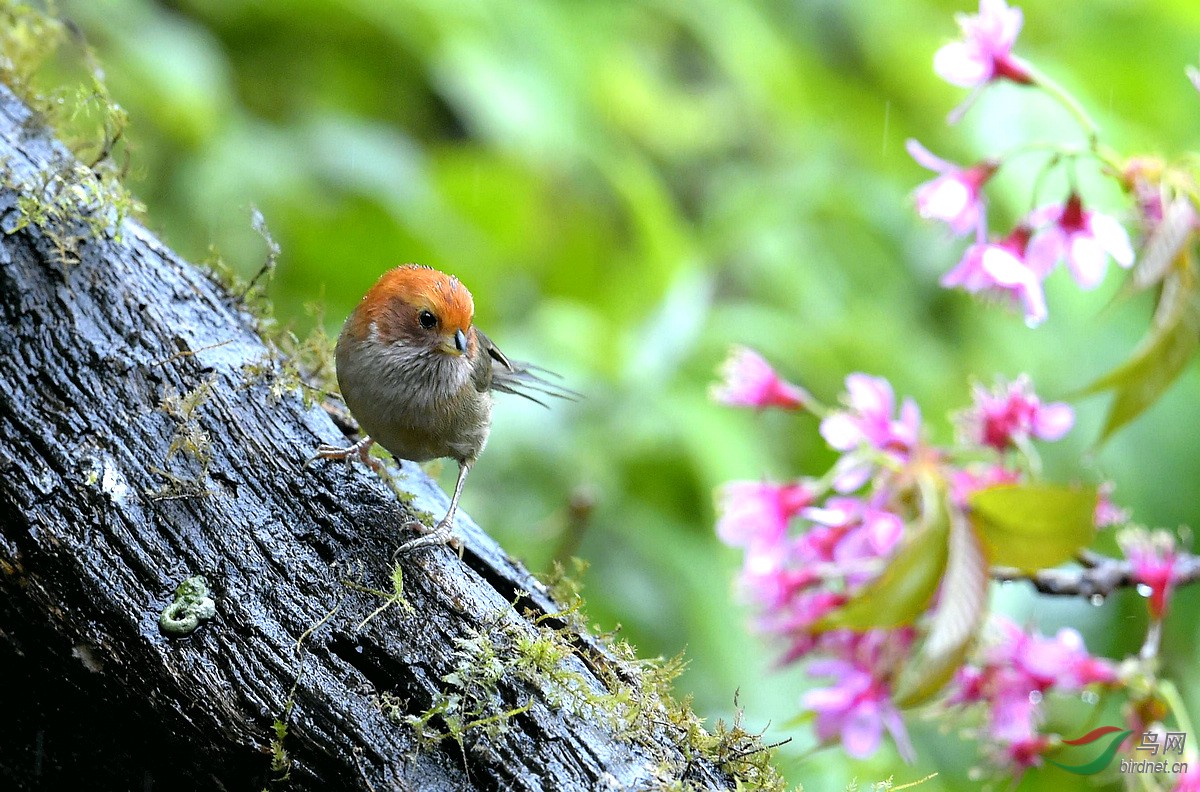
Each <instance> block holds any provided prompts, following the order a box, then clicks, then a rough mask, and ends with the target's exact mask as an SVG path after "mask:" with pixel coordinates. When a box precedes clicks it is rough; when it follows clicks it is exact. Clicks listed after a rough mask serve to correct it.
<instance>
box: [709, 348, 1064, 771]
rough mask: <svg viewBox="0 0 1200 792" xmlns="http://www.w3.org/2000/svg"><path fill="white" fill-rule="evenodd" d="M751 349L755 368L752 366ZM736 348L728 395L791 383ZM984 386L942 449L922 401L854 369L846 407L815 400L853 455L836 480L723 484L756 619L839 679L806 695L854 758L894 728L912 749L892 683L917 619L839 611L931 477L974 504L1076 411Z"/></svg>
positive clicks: (898, 534)
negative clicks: (835, 617)
mask: <svg viewBox="0 0 1200 792" xmlns="http://www.w3.org/2000/svg"><path fill="white" fill-rule="evenodd" d="M751 355H753V358H752V359H753V361H754V363H753V365H750V366H746V365H742V364H741V363H739V362H738V361H741V360H744V359H746V358H747V357H748V356H751ZM733 358H734V362H733V363H727V364H726V365H725V366H724V367H723V368H722V373H723V375H724V380H723V381H722V382H721V383H720V384H719V385H718V386H717V387H716V388H714V390H713V393H714V395H715V396H716V397H717V398H718V399H719V400H721V401H723V402H724V403H726V404H731V405H735V406H741V407H749V408H754V409H762V408H764V407H768V406H771V405H772V403H774V401H775V397H774V396H772V395H771V394H773V393H776V392H778V386H777V385H775V384H774V383H786V380H785V379H784V378H783V377H782V376H781V375H779V374H778V373H777V372H775V371H774V370H773V369H772V368H771V367H770V364H768V363H767V362H766V361H765V360H764V359H763V358H761V356H758V355H756V354H754V353H751V352H749V351H748V350H745V349H735V350H734V352H733ZM739 376H746V377H748V378H751V379H752V380H753V382H741V381H739V380H738V379H737V378H738V377H739ZM763 382H767V383H772V385H771V386H770V387H766V388H764V387H762V385H761V383H763ZM788 387H790V388H795V387H796V386H788ZM755 394H759V395H757V396H755ZM973 396H974V403H973V405H972V406H971V407H970V408H969V409H967V410H965V411H964V412H963V413H962V414H961V415H960V419H959V420H960V427H961V429H962V431H960V433H959V435H960V437H959V441H960V444H961V446H960V447H956V448H942V447H937V446H934V445H932V444H930V443H928V442H927V441H926V440H925V439H924V438H923V436H922V431H921V413H920V410H919V409H918V407H917V405H916V403H915V402H914V401H913V400H912V399H910V398H905V399H897V397H896V394H895V392H894V389H893V388H892V386H891V384H890V383H889V382H888V381H887V380H886V379H883V378H881V377H873V376H869V375H866V374H851V375H849V376H848V377H847V378H846V393H845V394H844V396H843V399H842V402H841V404H840V406H839V407H837V408H836V409H829V410H826V409H824V408H821V407H820V406H819V405H818V404H817V403H816V402H815V401H814V400H812V399H811V397H808V396H807V395H806V398H805V404H806V405H807V407H808V408H809V409H812V410H814V411H819V412H820V413H821V414H822V416H823V417H822V420H821V424H820V432H821V435H822V437H823V438H824V439H825V441H826V442H827V443H828V444H829V446H830V447H831V448H833V449H834V450H835V451H838V452H839V454H840V455H839V458H838V459H837V460H836V461H835V462H834V464H833V466H832V468H831V469H830V471H829V472H828V473H827V474H826V475H825V476H824V477H822V478H821V479H799V480H789V481H768V480H760V481H734V482H731V483H729V484H727V485H725V486H724V487H723V488H722V489H721V490H720V491H719V493H718V504H717V509H718V513H719V518H718V522H717V534H718V536H719V537H720V538H721V540H722V541H723V542H725V543H726V544H728V545H730V546H733V547H737V548H740V549H742V551H743V553H744V555H743V563H742V569H741V572H740V574H739V575H738V579H737V588H738V590H739V592H740V594H741V596H742V598H743V599H744V600H745V601H747V602H748V603H749V604H750V605H751V606H752V608H753V609H754V613H755V616H754V624H755V626H756V628H757V629H758V630H759V631H760V632H762V633H765V634H767V635H771V636H774V637H775V638H777V639H778V640H779V642H780V643H781V644H782V645H783V648H784V654H783V658H782V662H784V663H792V662H796V661H799V660H801V659H804V658H817V659H815V660H813V662H811V663H810V665H809V667H808V671H809V674H810V675H812V676H823V677H832V682H831V684H830V685H829V686H827V687H823V688H819V689H816V690H812V691H810V692H809V693H808V694H807V695H806V696H805V697H804V699H803V705H804V706H805V707H807V708H808V709H810V710H812V711H813V712H814V713H815V715H816V731H817V735H818V737H820V738H821V739H822V740H823V741H834V740H840V741H841V743H842V745H843V746H844V747H845V749H846V751H847V752H848V753H850V754H851V755H852V756H866V755H869V754H871V753H873V752H874V751H875V750H876V748H877V747H878V745H879V744H880V741H881V738H882V735H883V734H884V733H887V734H890V735H891V737H892V739H893V741H894V742H895V744H896V746H897V748H898V749H899V750H900V752H901V755H902V756H906V757H908V756H910V755H911V746H910V745H909V742H908V737H907V734H906V732H905V731H904V724H903V720H902V719H901V718H900V715H899V712H898V709H897V707H896V705H895V703H894V702H893V700H892V682H893V677H894V675H895V673H896V672H897V669H898V667H899V661H900V660H901V659H903V658H904V656H905V653H906V651H907V650H908V649H909V647H910V646H911V644H912V642H913V640H914V636H915V631H914V629H913V628H912V627H904V628H898V629H890V630H878V629H877V630H869V631H865V632H855V631H852V630H848V629H844V628H836V629H835V628H832V627H831V625H830V624H828V623H827V619H828V618H829V617H830V616H831V614H834V613H835V612H836V611H837V610H838V609H839V608H840V607H841V606H843V605H845V604H846V603H847V602H848V601H850V600H851V599H852V598H853V597H854V595H855V594H856V593H857V592H859V591H861V590H862V588H863V587H864V586H867V585H869V584H870V583H871V582H872V581H873V580H874V579H875V578H876V577H877V576H878V575H879V574H880V572H881V571H882V570H883V569H884V568H885V567H886V566H887V564H888V563H889V562H890V560H891V559H892V557H893V556H894V555H895V553H896V551H897V550H898V549H899V547H900V546H901V545H902V544H903V542H904V540H905V536H906V534H907V531H908V526H910V525H915V524H918V523H919V522H920V521H921V518H922V516H921V513H920V507H919V505H918V504H919V503H920V500H921V498H920V493H919V492H918V483H917V482H918V479H919V478H921V477H922V476H929V475H933V476H935V477H941V479H942V480H943V481H944V482H945V486H946V489H947V490H948V491H949V492H950V495H951V497H950V502H951V503H952V504H955V505H957V507H958V508H965V505H966V502H967V498H968V497H969V495H970V493H971V492H973V491H975V490H976V489H979V488H981V487H986V486H991V485H993V484H998V483H1014V482H1018V481H1021V480H1023V479H1024V478H1025V477H1026V475H1027V474H1026V472H1025V470H1024V468H1023V467H1022V465H1021V457H1020V453H1019V452H1020V451H1021V450H1022V449H1024V448H1025V447H1026V446H1027V444H1028V442H1029V441H1030V440H1034V439H1037V440H1057V439H1059V438H1061V437H1062V436H1063V435H1065V434H1066V433H1067V431H1068V430H1069V429H1070V428H1071V425H1072V423H1073V421H1074V413H1073V412H1072V410H1071V408H1070V407H1069V406H1067V405H1066V404H1061V403H1046V402H1043V401H1042V400H1041V399H1039V398H1038V396H1037V395H1036V394H1035V393H1034V391H1033V388H1032V386H1031V384H1030V382H1029V380H1028V378H1026V377H1019V378H1018V379H1017V380H1015V381H1014V382H1012V383H1003V382H1002V383H999V384H998V385H997V387H996V388H995V389H993V390H986V389H983V388H978V387H977V388H975V390H974V394H973ZM788 408H789V409H791V408H792V407H791V406H790V405H789V406H788ZM1014 450H1015V451H1017V452H1018V453H1015V454H1014V453H1013V452H1014ZM964 459H965V460H969V461H960V460H964ZM1023 651H1024V650H1023Z"/></svg>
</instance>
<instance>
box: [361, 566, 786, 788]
mask: <svg viewBox="0 0 1200 792" xmlns="http://www.w3.org/2000/svg"><path fill="white" fill-rule="evenodd" d="M573 566H574V569H575V570H576V571H582V570H583V569H584V568H585V567H586V565H585V564H583V563H582V562H578V561H575V562H573ZM547 585H548V586H549V587H550V588H551V589H552V591H554V592H555V594H556V595H557V596H558V597H560V598H561V599H562V601H563V602H564V605H565V607H564V608H563V609H562V610H560V611H557V612H555V613H548V614H541V615H535V614H532V613H527V614H526V616H527V617H532V618H531V621H532V629H531V625H530V624H529V623H521V622H517V621H514V620H512V619H511V617H510V615H509V614H508V612H507V611H505V612H502V613H498V614H497V615H496V617H495V619H494V620H493V621H492V623H491V624H490V625H489V626H487V627H486V628H483V629H481V630H478V631H473V632H471V633H470V634H468V635H467V636H465V637H463V638H460V639H458V640H457V641H456V643H455V659H456V662H455V666H454V669H453V671H451V672H450V673H448V674H446V675H445V676H443V677H442V680H441V681H442V682H443V683H444V684H445V687H444V688H443V690H442V691H441V693H439V694H438V695H437V696H435V698H434V700H433V701H432V702H431V704H430V706H429V708H428V709H427V710H425V711H424V712H422V713H420V714H419V715H407V716H406V715H404V714H403V709H402V708H401V707H400V706H398V703H397V702H393V708H392V710H391V716H392V717H393V718H394V719H396V720H401V721H403V722H404V723H407V724H408V725H409V726H410V727H411V728H413V729H414V731H415V732H416V735H417V739H418V744H420V745H424V746H426V747H428V746H429V745H431V744H435V743H438V742H441V741H443V740H445V739H447V738H449V739H452V740H454V741H455V742H457V743H458V744H459V745H460V746H462V747H463V749H464V750H465V746H464V744H463V743H464V740H465V739H466V738H467V737H469V736H470V735H471V734H472V733H473V732H476V731H479V732H481V733H482V735H481V736H484V737H487V738H494V737H496V736H498V735H500V734H502V733H503V732H504V731H505V730H506V729H507V728H509V724H508V722H509V720H511V719H512V718H513V717H515V716H516V715H519V714H521V713H523V712H526V711H527V710H528V709H529V708H530V707H531V706H532V701H533V699H532V698H530V700H529V701H528V702H527V703H525V704H524V705H522V706H520V707H516V708H506V706H505V704H504V702H505V701H511V700H512V699H513V695H512V692H511V691H512V689H513V688H516V689H517V690H518V691H520V690H521V689H522V688H528V689H529V691H530V695H531V696H532V694H533V692H534V691H540V694H541V696H542V697H543V700H544V701H545V702H546V704H547V705H548V706H550V707H553V708H560V709H564V710H566V711H568V712H571V713H572V714H573V715H575V716H577V717H581V718H585V719H587V720H590V721H593V722H596V723H601V724H603V725H604V726H605V727H606V728H608V729H609V730H610V731H611V732H612V733H613V734H614V735H615V736H616V737H617V738H618V739H622V740H625V741H628V742H630V743H634V744H637V745H639V746H640V747H642V748H643V749H645V750H646V751H647V753H648V754H649V755H651V756H656V757H657V761H658V767H659V771H660V775H661V777H662V778H663V779H683V778H686V777H687V776H688V774H689V772H690V770H691V766H692V765H693V764H694V763H696V762H701V761H705V762H709V763H711V764H713V765H715V766H716V767H718V768H719V769H720V770H721V771H722V772H725V773H727V774H728V775H729V776H730V778H731V780H732V781H733V782H734V783H735V784H736V785H737V788H738V789H747V790H751V789H752V790H783V789H785V786H786V785H785V783H784V781H783V778H782V777H781V776H780V775H779V773H778V771H776V770H775V768H774V767H773V766H772V765H771V757H772V754H773V751H774V748H775V747H776V746H771V745H764V744H763V742H762V739H761V735H760V734H756V733H753V732H749V731H747V730H746V729H745V727H744V725H743V723H742V715H741V711H740V710H739V711H738V714H737V716H736V717H735V718H734V720H733V722H732V723H725V722H724V721H717V723H716V724H715V725H714V726H713V727H712V729H711V730H709V729H706V728H705V727H704V722H703V720H702V719H700V718H699V717H698V716H697V715H696V713H695V711H694V710H693V709H692V705H691V701H690V700H689V699H684V700H677V699H676V698H675V697H674V694H673V685H674V681H675V679H676V678H677V677H678V676H679V674H680V673H682V672H683V670H684V668H685V667H686V661H685V660H684V658H683V656H682V655H679V656H676V657H674V658H671V659H669V660H663V659H661V658H659V659H654V660H637V659H636V653H635V652H634V650H633V648H632V647H630V646H629V645H628V644H627V643H625V642H617V641H613V640H611V639H605V638H601V639H600V640H601V642H602V643H603V644H604V646H605V649H606V650H607V651H606V653H604V654H598V653H597V652H596V651H595V649H593V648H592V646H593V644H592V643H591V641H589V640H582V639H581V637H580V631H581V630H582V629H583V628H582V625H584V624H586V622H587V619H586V616H585V614H584V611H583V600H582V595H581V586H580V583H579V581H578V578H577V577H573V576H571V575H568V574H567V573H566V572H565V570H564V569H563V567H562V566H557V567H556V569H555V570H554V572H553V573H552V575H551V576H550V578H549V579H548V581H547ZM554 625H557V626H554ZM585 669H589V670H591V671H592V673H593V674H594V677H598V681H599V683H600V684H597V680H596V678H594V677H593V676H592V675H589V674H587V673H585ZM502 687H505V688H506V690H508V691H509V694H508V695H507V697H505V696H503V695H502V691H501V688H502ZM518 695H519V692H518ZM381 706H387V702H384V703H383V704H382V705H381ZM667 745H669V746H673V747H674V748H675V749H676V750H675V751H672V750H667V749H666V748H665V746H667ZM664 783H668V782H664ZM673 783H674V784H675V786H674V787H668V788H677V789H690V788H692V786H693V785H692V784H691V783H690V782H687V781H683V780H676V781H674V782H673Z"/></svg>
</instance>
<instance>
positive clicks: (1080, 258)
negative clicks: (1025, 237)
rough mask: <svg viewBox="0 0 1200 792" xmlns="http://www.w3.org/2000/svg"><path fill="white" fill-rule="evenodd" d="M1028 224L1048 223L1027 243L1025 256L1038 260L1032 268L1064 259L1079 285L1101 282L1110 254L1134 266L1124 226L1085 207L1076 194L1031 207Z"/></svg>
mask: <svg viewBox="0 0 1200 792" xmlns="http://www.w3.org/2000/svg"><path fill="white" fill-rule="evenodd" d="M1029 223H1030V225H1033V226H1042V225H1046V224H1049V226H1048V227H1047V228H1045V229H1043V230H1042V231H1040V232H1039V233H1038V234H1037V236H1035V237H1034V238H1033V241H1032V242H1030V244H1029V253H1028V256H1027V259H1028V260H1029V261H1036V262H1038V264H1037V265H1036V266H1035V268H1036V269H1041V270H1042V271H1044V272H1049V271H1050V270H1051V269H1053V267H1054V265H1055V264H1057V263H1058V262H1059V261H1060V260H1064V259H1065V260H1066V262H1067V268H1068V269H1069V270H1070V271H1071V275H1072V276H1073V277H1074V278H1075V281H1076V282H1077V283H1078V284H1079V285H1080V287H1081V288H1084V289H1094V288H1096V287H1097V286H1099V285H1100V282H1101V281H1102V280H1104V272H1105V270H1106V269H1108V258H1109V256H1111V257H1112V258H1113V260H1114V261H1116V262H1117V264H1119V265H1121V266H1122V267H1124V268H1126V269H1128V268H1129V267H1131V266H1133V247H1132V246H1131V245H1130V244H1129V234H1128V233H1127V232H1126V231H1125V229H1124V227H1122V226H1121V224H1120V223H1118V222H1117V221H1116V219H1115V218H1113V217H1110V216H1108V215H1105V214H1100V213H1099V212H1092V211H1086V210H1084V208H1083V202H1082V201H1081V200H1080V198H1079V195H1078V194H1077V193H1071V196H1070V197H1069V198H1068V199H1067V202H1066V203H1065V204H1050V205H1048V206H1043V207H1041V208H1039V209H1036V210H1034V211H1033V212H1032V213H1031V214H1030V216H1029Z"/></svg>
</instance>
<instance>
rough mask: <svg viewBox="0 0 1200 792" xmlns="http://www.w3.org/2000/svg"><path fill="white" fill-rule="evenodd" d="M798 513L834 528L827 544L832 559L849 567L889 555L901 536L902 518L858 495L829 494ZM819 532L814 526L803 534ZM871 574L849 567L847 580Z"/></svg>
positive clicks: (852, 582) (862, 579)
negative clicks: (821, 502) (832, 538)
mask: <svg viewBox="0 0 1200 792" xmlns="http://www.w3.org/2000/svg"><path fill="white" fill-rule="evenodd" d="M801 515H802V516H803V517H805V518H806V519H808V520H811V521H813V522H814V523H817V524H818V525H819V526H823V527H824V528H825V529H826V530H829V529H832V530H833V531H835V532H836V533H835V536H836V537H837V538H836V543H835V544H833V545H832V546H831V547H829V553H830V556H831V560H832V561H833V562H835V563H837V564H845V565H847V566H848V567H850V568H853V567H854V566H855V565H856V562H861V561H864V560H871V559H876V558H886V557H888V556H890V555H891V554H892V551H893V550H895V549H896V546H897V545H898V544H899V543H900V539H901V538H902V537H903V536H904V521H903V520H901V519H900V517H899V516H897V515H895V514H893V513H892V512H889V511H887V510H886V509H882V508H879V507H877V506H874V505H872V504H869V503H865V502H863V501H861V500H858V499H857V498H830V499H829V500H828V501H826V502H825V505H824V506H821V507H815V506H813V507H809V508H807V509H805V510H804V511H803V512H801ZM820 533H821V529H820V528H817V529H814V530H813V531H810V532H809V533H807V534H805V538H806V539H807V538H809V537H815V536H817V535H819V534H820ZM860 566H861V565H860ZM874 576H875V575H874V574H869V573H866V572H863V571H849V572H848V573H847V575H846V581H847V583H848V584H849V585H851V586H855V585H859V584H861V583H865V582H866V581H867V580H870V579H871V578H873V577H874Z"/></svg>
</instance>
